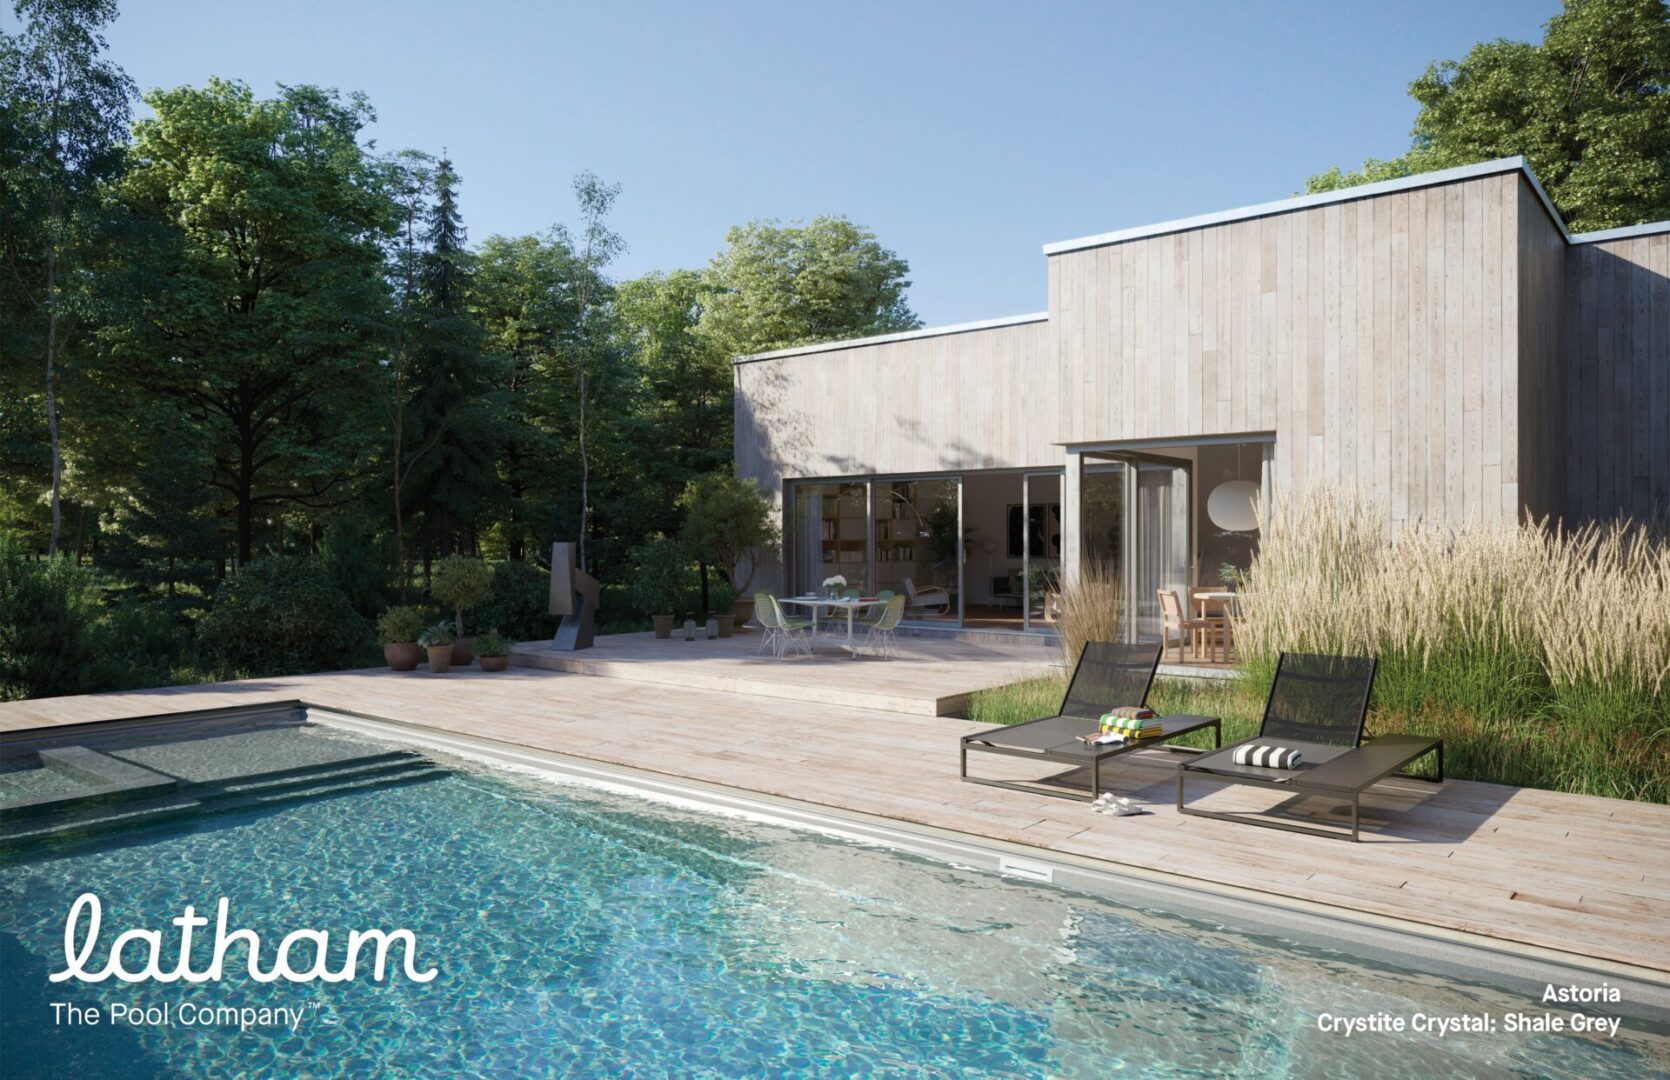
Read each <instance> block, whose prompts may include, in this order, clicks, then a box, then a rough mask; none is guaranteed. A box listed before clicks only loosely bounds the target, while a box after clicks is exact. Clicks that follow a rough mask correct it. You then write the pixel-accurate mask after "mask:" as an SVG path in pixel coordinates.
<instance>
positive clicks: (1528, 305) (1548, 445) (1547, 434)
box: [1518, 178, 1570, 520]
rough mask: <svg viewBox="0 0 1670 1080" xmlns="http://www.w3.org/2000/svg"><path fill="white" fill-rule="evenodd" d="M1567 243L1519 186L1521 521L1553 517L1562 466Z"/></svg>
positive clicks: (1527, 186) (1533, 197)
mask: <svg viewBox="0 0 1670 1080" xmlns="http://www.w3.org/2000/svg"><path fill="white" fill-rule="evenodd" d="M1569 247H1570V244H1569V243H1568V242H1567V241H1566V238H1565V236H1564V234H1562V233H1561V232H1560V228H1559V226H1558V225H1556V224H1555V223H1554V219H1553V218H1552V217H1550V216H1549V213H1548V211H1547V209H1546V208H1545V207H1544V206H1543V204H1542V200H1541V199H1539V198H1538V197H1537V194H1536V192H1535V191H1533V190H1532V189H1531V184H1530V182H1529V181H1527V180H1525V179H1524V178H1521V179H1520V181H1519V393H1518V399H1519V400H1518V414H1519V440H1518V444H1519V445H1518V454H1519V481H1520V482H1519V493H1520V501H1521V502H1522V503H1523V505H1524V511H1525V516H1526V517H1528V518H1531V519H1535V520H1540V519H1542V518H1544V517H1553V516H1558V514H1559V513H1560V490H1561V478H1562V476H1563V474H1564V471H1565V465H1564V463H1563V461H1562V460H1561V454H1562V452H1563V436H1562V431H1563V427H1562V425H1563V424H1564V417H1563V415H1562V412H1561V405H1560V399H1559V395H1558V394H1557V393H1556V392H1555V388H1556V387H1558V386H1559V385H1560V378H1561V375H1560V370H1561V366H1562V363H1563V361H1562V346H1561V342H1560V333H1561V328H1562V325H1563V323H1564V315H1565V311H1564V303H1565V300H1564V296H1565V277H1566V258H1567V256H1566V251H1567V248H1569Z"/></svg>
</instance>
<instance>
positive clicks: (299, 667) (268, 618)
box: [197, 556, 370, 675]
mask: <svg viewBox="0 0 1670 1080" xmlns="http://www.w3.org/2000/svg"><path fill="white" fill-rule="evenodd" d="M369 630H370V628H369V627H368V626H367V625H366V622H365V620H364V619H362V618H361V617H360V616H359V613H358V612H356V611H355V610H354V606H353V604H351V603H350V602H349V601H348V598H347V597H346V596H344V595H343V593H342V590H341V589H339V588H337V587H336V584H335V583H334V582H333V581H331V579H330V578H329V577H328V576H327V575H326V574H325V573H324V571H323V570H322V569H321V568H320V567H319V566H318V565H317V564H316V563H315V562H313V561H312V560H310V559H307V558H305V557H301V556H291V557H284V558H268V559H258V560H256V561H255V562H252V563H250V564H249V565H248V566H246V567H244V569H243V570H242V572H240V573H239V574H238V575H237V576H236V577H231V578H228V579H227V580H226V581H224V582H222V583H221V586H220V589H219V590H217V591H216V593H215V601H214V606H213V607H212V608H211V609H210V611H209V614H208V615H206V616H205V617H204V618H203V621H202V622H201V623H199V624H198V631H197V640H198V643H199V645H200V647H201V649H202V651H203V653H204V655H205V656H207V657H209V658H210V659H213V660H216V661H218V662H219V663H221V664H223V665H224V666H225V667H227V668H228V669H230V670H231V671H234V672H238V673H242V674H247V675H290V674H298V673H301V672H307V671H331V670H336V669H339V668H341V667H342V666H343V665H344V664H345V663H347V662H348V661H349V660H350V659H353V658H356V657H358V656H361V655H363V646H364V645H365V643H366V641H367V639H368V637H369Z"/></svg>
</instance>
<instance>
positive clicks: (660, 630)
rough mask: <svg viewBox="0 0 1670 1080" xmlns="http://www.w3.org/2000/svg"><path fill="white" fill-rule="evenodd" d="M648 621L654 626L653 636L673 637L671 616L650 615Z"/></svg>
mask: <svg viewBox="0 0 1670 1080" xmlns="http://www.w3.org/2000/svg"><path fill="white" fill-rule="evenodd" d="M649 621H650V622H652V623H654V624H655V636H656V637H658V638H663V639H665V638H670V637H672V636H673V617H672V616H671V615H651V616H650V617H649Z"/></svg>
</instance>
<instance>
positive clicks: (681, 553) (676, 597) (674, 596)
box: [626, 536, 696, 615]
mask: <svg viewBox="0 0 1670 1080" xmlns="http://www.w3.org/2000/svg"><path fill="white" fill-rule="evenodd" d="M695 584H696V575H695V573H694V572H693V571H692V569H691V559H690V549H689V548H687V547H686V546H685V545H684V544H682V543H680V542H679V541H677V540H674V539H671V538H669V537H666V536H656V537H653V538H651V539H650V540H649V541H647V542H646V543H643V544H640V545H638V546H637V547H635V548H633V549H632V577H631V578H630V579H629V580H628V581H627V583H626V595H627V598H628V599H629V600H630V602H631V604H632V606H633V607H634V608H636V609H637V610H638V612H639V613H641V614H644V615H671V614H674V613H675V611H676V610H677V609H678V606H679V603H680V602H681V601H682V600H684V599H686V594H687V593H688V592H689V591H690V590H691V589H692V588H693V587H694V586H695Z"/></svg>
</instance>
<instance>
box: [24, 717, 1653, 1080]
mask: <svg viewBox="0 0 1670 1080" xmlns="http://www.w3.org/2000/svg"><path fill="white" fill-rule="evenodd" d="M283 737H284V738H287V739H292V740H293V739H294V738H295V732H294V731H293V730H292V731H289V732H286V733H285V734H284V735H283ZM307 737H308V738H312V739H317V740H327V741H331V747H332V748H333V749H342V748H344V747H346V748H347V749H349V750H355V751H357V750H369V751H376V750H378V749H384V748H381V747H378V746H375V745H372V746H370V747H366V746H365V745H364V743H363V741H362V740H359V739H358V738H357V737H354V738H350V737H348V736H345V735H342V734H340V733H336V732H327V731H321V730H309V731H308V733H307ZM349 743H355V744H359V745H357V746H348V745H347V744H349ZM321 745H323V743H321ZM324 756H326V757H328V756H330V755H328V754H327V755H324ZM148 761H149V762H150V763H151V764H152V765H154V766H157V767H162V768H166V765H167V762H168V755H167V754H166V753H163V752H153V753H151V754H150V756H149V758H148ZM447 764H450V765H452V766H453V771H452V773H451V774H450V775H449V776H447V777H445V778H444V779H440V780H434V781H431V782H427V783H420V784H413V785H410V786H400V787H387V788H369V789H364V790H356V791H354V792H352V793H348V794H342V795H339V796H338V797H332V798H320V799H314V800H310V801H302V802H299V803H294V804H290V805H284V806H279V807H270V808H259V809H241V810H233V811H227V812H223V813H201V814H196V815H192V816H189V817H186V818H183V819H181V820H177V821H173V822H170V823H167V824H164V825H161V826H157V827H153V828H151V829H148V830H144V831H130V832H126V833H115V834H110V835H102V836H99V837H97V838H96V839H95V840H94V841H93V842H91V843H82V844H80V845H78V846H75V847H71V848H63V849H50V848H37V849H30V848H24V849H23V850H22V851H21V852H14V853H13V854H11V855H8V856H6V857H5V861H4V862H3V863H0V998H3V1001H4V1006H3V1008H0V1024H3V1027H0V1046H3V1055H4V1059H5V1060H4V1067H3V1069H0V1072H3V1073H4V1074H5V1075H6V1076H7V1077H8V1078H11V1080H21V1078H23V1077H32V1076H74V1077H93V1076H108V1077H128V1076H187V1077H230V1076H254V1075H281V1076H315V1077H325V1076H354V1077H360V1076H425V1077H433V1076H445V1075H472V1076H545V1075H551V1076H611V1077H612V1076H622V1075H636V1076H743V1075H748V1076H754V1075H786V1074H792V1075H819V1076H825V1075H828V1076H863V1077H870V1076H887V1075H910V1076H1025V1077H1031V1076H1038V1077H1043V1076H1090V1077H1105V1076H1108V1075H1111V1074H1116V1073H1126V1074H1131V1075H1143V1076H1222V1075H1236V1076H1250V1077H1258V1076H1330V1077H1347V1076H1375V1077H1400V1076H1407V1077H1437V1076H1462V1075H1465V1076H1498V1075H1499V1076H1521V1077H1530V1076H1551V1077H1565V1076H1569V1077H1605V1076H1618V1077H1630V1078H1641V1077H1646V1076H1654V1075H1666V1072H1665V1070H1666V1062H1667V1060H1670V1058H1667V1057H1666V1049H1665V1048H1666V1045H1667V1043H1666V1040H1665V1036H1664V1033H1663V1032H1661V1031H1654V1030H1647V1029H1645V1028H1643V1026H1642V1025H1639V1024H1632V1023H1631V1022H1629V1021H1626V1022H1625V1024H1626V1027H1625V1030H1624V1033H1623V1034H1622V1035H1621V1036H1620V1037H1619V1038H1617V1039H1611V1040H1608V1039H1595V1038H1588V1037H1581V1038H1580V1037H1572V1036H1567V1035H1547V1036H1524V1035H1511V1036H1510V1035H1507V1034H1502V1033H1498V1034H1496V1035H1452V1036H1448V1037H1444V1038H1439V1037H1436V1036H1432V1035H1413V1034H1409V1035H1402V1036H1395V1035H1368V1036H1358V1037H1353V1038H1349V1039H1347V1038H1344V1037H1341V1036H1337V1035H1324V1034H1322V1033H1320V1032H1319V1031H1318V1030H1317V1025H1316V1017H1317V1016H1318V1014H1320V1013H1323V1012H1332V1013H1336V1014H1341V1013H1345V1014H1367V1013H1373V1012H1380V1011H1384V1012H1389V1013H1393V1014H1400V1015H1412V1014H1414V1013H1416V1012H1421V1013H1426V1014H1430V1015H1455V1014H1462V1013H1480V1012H1489V1013H1494V1014H1496V1015H1498V1016H1500V1015H1502V1014H1504V1013H1506V1012H1510V1011H1525V1012H1532V1013H1540V1012H1541V1011H1542V1008H1541V1007H1540V1006H1538V1005H1537V1004H1536V1003H1535V1002H1532V1001H1528V1000H1526V999H1524V998H1522V997H1518V996H1516V995H1513V994H1509V993H1505V992H1503V991H1500V990H1496V989H1493V988H1491V987H1488V986H1485V985H1483V984H1477V985H1474V984H1465V983H1460V982H1456V981H1453V980H1449V979H1443V978H1437V977H1433V976H1430V975H1423V974H1418V973H1415V972H1411V971H1400V970H1395V969H1391V968H1387V967H1384V966H1379V965H1371V964H1365V963H1361V962H1358V961H1355V960H1353V959H1352V958H1350V957H1347V956H1344V955H1341V954H1338V953H1332V952H1328V951H1325V950H1321V949H1316V948H1309V947H1304V946H1300V945H1296V944H1294V943H1291V942H1285V941H1280V940H1275V939H1269V938H1256V937H1249V936H1245V935H1242V934H1238V933H1234V932H1231V931H1228V930H1225V929H1223V928H1220V927H1215V926H1212V925H1208V924H1204V923H1201V922H1198V921H1191V920H1185V919H1182V918H1178V917H1174V916H1170V915H1167V914H1164V913H1157V912H1152V911H1144V910H1139V909H1136V908H1131V907H1124V906H1121V905H1119V904H1117V903H1112V902H1108V901H1104V900H1100V899H1093V898H1088V897H1084V896H1079V895H1075V894H1071V893H1067V892H1064V891H1061V890H1056V889H1051V888H1047V887H1042V886H1030V885H1025V884H1018V883H1014V882H1010V881H1005V880H1001V879H997V878H994V877H992V876H989V875H984V874H980V873H976V872H971V871H963V870H959V869H955V868H951V867H947V866H943V865H939V864H936V863H931V862H928V861H924V860H919V859H915V858H911V857H906V856H900V855H897V854H894V853H889V852H885V851H880V850H876V849H872V848H867V847H864V846H860V845H856V844H851V843H846V842H842V841H839V840H834V839H827V838H822V837H818V836H814V835H808V834H806V833H803V832H798V831H792V830H788V829H784V828H778V827H774V826H769V825H762V824H758V823H754V822H746V821H739V820H735V819H730V818H723V817H718V816H713V815H708V814H705V813H699V812H693V811H684V810H678V809H672V808H667V807H663V806H658V805H654V804H650V803H646V802H643V801H640V800H637V799H634V798H629V797H625V796H616V795H611V794H607V793H600V792H595V791H590V790H588V789H583V788H575V787H567V786H557V785H553V784H550V783H547V782H545V781H543V780H538V779H533V778H524V777H520V776H516V775H514V774H510V773H505V772H499V771H497V770H487V769H484V768H478V767H476V766H473V765H466V764H463V763H457V762H447ZM84 890H92V891H95V892H97V893H98V894H99V895H100V897H101V898H102V900H103V902H104V905H105V912H104V914H105V925H106V927H114V928H125V927H128V926H147V927H157V926H166V925H167V922H166V920H168V919H169V918H171V917H173V916H174V915H176V914H178V913H179V912H180V911H181V909H182V908H183V907H184V906H185V905H186V904H188V903H189V904H193V905H195V906H196V907H197V909H198V910H199V911H203V910H210V911H212V909H213V907H214V904H215V902H216V899H217V898H218V897H220V896H222V895H225V896H227V897H229V898H230V899H231V901H232V905H233V913H234V916H235V918H234V923H235V924H238V925H247V926H251V927H253V928H255V929H257V930H259V931H261V932H262V935H263V940H264V941H265V942H267V944H268V947H269V948H270V947H271V945H273V944H276V941H277V939H278V938H279V937H280V936H281V935H282V934H283V933H285V932H287V931H289V930H291V929H295V928H298V927H312V928H318V929H333V930H340V931H346V930H348V929H355V928H367V927H373V926H375V927H383V928H393V927H409V928H411V929H412V930H413V931H414V932H415V933H416V934H417V936H418V939H419V941H420V943H421V945H420V950H421V951H420V956H421V958H422V959H423V960H424V961H425V962H428V963H435V964H437V965H438V966H439V968H440V975H439V977H438V978H437V979H436V980H435V981H433V982H431V983H428V984H425V985H417V984H413V983H410V982H407V981H405V980H404V979H395V980H391V981H388V982H385V983H382V984H375V983H372V982H370V981H368V980H364V979H362V980H360V981H356V982H354V983H339V984H334V985H323V984H318V983H314V984H305V985H294V984H289V983H276V984H271V985H260V984H254V983H250V982H247V981H245V980H243V979H241V978H236V977H233V978H228V979H226V980H225V981H223V982H222V983H220V984H206V985H204V986H199V987H187V986H184V985H183V984H172V985H157V984H141V985H137V986H129V985H123V984H118V983H115V982H114V981H111V982H106V983H101V984H97V985H92V986H80V985H76V984H50V983H49V982H48V981H47V974H48V972H49V971H51V970H56V969H57V968H59V967H61V966H62V961H63V933H64V926H63V922H64V916H65V913H66V912H67V911H68V910H69V907H70V904H71V903H72V901H73V900H74V898H75V897H76V896H77V895H78V894H79V893H81V892H82V891H84ZM111 933H112V932H111V931H109V930H107V932H106V939H105V940H106V942H108V940H109V937H110V936H111ZM169 940H170V941H172V940H173V938H172V935H170V938H169ZM72 986H73V987H74V988H73V989H71V988H68V987H72ZM53 1001H74V1002H79V1003H82V1004H88V1003H99V1004H104V1005H108V1004H110V1003H113V1002H118V1001H121V1002H126V1003H129V1004H131V1005H161V1004H165V1003H168V1004H173V1005H174V1006H176V1009H177V1007H178V1005H179V1004H181V1003H184V1002H188V1001H190V1002H196V1003H199V1004H204V1003H207V1004H215V1005H232V1006H241V1005H251V1006H256V1007H260V1006H274V1005H288V1006H296V1005H302V1006H316V1008H311V1009H310V1010H309V1014H308V1017H307V1018H306V1019H304V1021H303V1023H302V1024H301V1026H300V1028H299V1029H298V1030H297V1031H296V1032H294V1033H292V1032H290V1031H288V1030H286V1029H283V1028H261V1027H256V1028H252V1029H251V1030H249V1031H244V1032H240V1031H238V1029H237V1028H236V1027H220V1028H209V1029H204V1028H186V1027H179V1026H175V1027H161V1026H139V1027H124V1026H117V1027H111V1026H109V1025H105V1026H101V1027H99V1028H67V1027H63V1026H54V1025H53V1024H52V1020H51V1010H50V1008H49V1003H50V1002H53Z"/></svg>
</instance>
